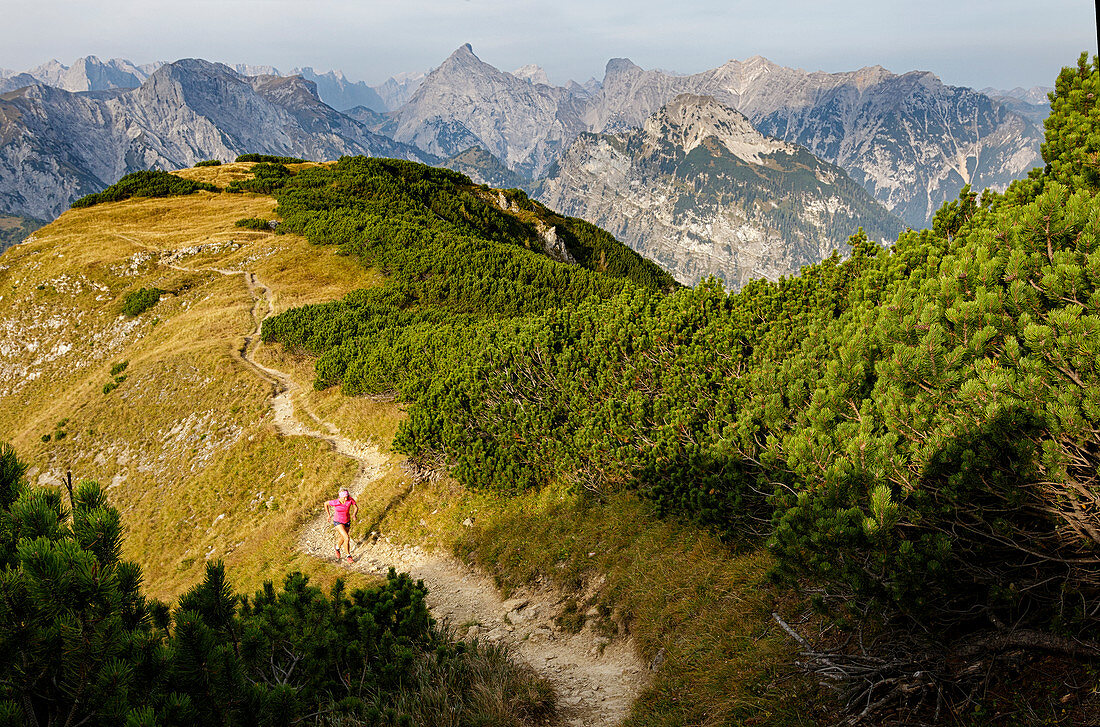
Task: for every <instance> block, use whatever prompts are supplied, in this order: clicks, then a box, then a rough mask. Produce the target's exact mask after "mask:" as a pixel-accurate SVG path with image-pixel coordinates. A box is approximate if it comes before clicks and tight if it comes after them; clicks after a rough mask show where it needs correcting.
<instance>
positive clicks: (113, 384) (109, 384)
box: [103, 381, 118, 394]
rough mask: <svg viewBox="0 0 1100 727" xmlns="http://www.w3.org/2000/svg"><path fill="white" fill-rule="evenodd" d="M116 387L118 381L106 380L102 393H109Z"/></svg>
mask: <svg viewBox="0 0 1100 727" xmlns="http://www.w3.org/2000/svg"><path fill="white" fill-rule="evenodd" d="M117 388H118V382H117V381H108V382H107V383H106V384H104V385H103V393H104V394H110V393H111V392H112V391H114V390H115V389H117Z"/></svg>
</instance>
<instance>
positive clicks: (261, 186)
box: [225, 162, 293, 194]
mask: <svg viewBox="0 0 1100 727" xmlns="http://www.w3.org/2000/svg"><path fill="white" fill-rule="evenodd" d="M250 171H251V172H252V177H251V178H249V179H238V180H236V181H234V182H230V184H229V186H228V187H226V189H225V191H226V192H231V193H234V194H239V193H241V192H255V193H257V194H273V193H274V192H275V190H277V189H281V188H282V187H283V186H284V185H285V184H286V182H287V180H289V179H290V177H291V176H293V175H292V174H291V173H290V170H288V169H287V168H286V167H285V166H283V165H282V164H275V163H271V162H261V163H259V164H257V165H256V166H254V167H252V169H251V170H250Z"/></svg>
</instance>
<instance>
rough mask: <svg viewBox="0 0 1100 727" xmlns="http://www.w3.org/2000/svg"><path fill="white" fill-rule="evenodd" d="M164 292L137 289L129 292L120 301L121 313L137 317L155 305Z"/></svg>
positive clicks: (153, 289) (158, 289)
mask: <svg viewBox="0 0 1100 727" xmlns="http://www.w3.org/2000/svg"><path fill="white" fill-rule="evenodd" d="M162 295H164V291H163V290H161V289H160V288H139V289H137V290H131V291H130V292H129V293H127V294H126V296H125V297H124V298H123V299H122V312H123V314H124V315H128V316H131V317H133V316H139V315H141V314H142V313H144V312H145V311H147V310H149V309H150V308H152V307H153V306H155V305H156V304H157V302H158V301H159V300H160V296H162Z"/></svg>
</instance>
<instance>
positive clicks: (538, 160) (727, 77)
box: [375, 45, 1045, 227]
mask: <svg viewBox="0 0 1100 727" xmlns="http://www.w3.org/2000/svg"><path fill="white" fill-rule="evenodd" d="M526 76H527V74H524V76H523V77H520V76H517V75H514V74H509V73H505V72H503V71H500V70H498V69H496V68H494V67H493V66H491V65H489V64H487V63H485V62H483V61H481V60H480V59H478V58H477V56H476V55H474V53H473V50H472V48H471V47H470V46H469V45H465V46H462V47H460V48H459V49H458V50H456V51H455V52H454V53H453V54H452V55H451V56H450V57H449V58H448V59H447V60H446V61H444V62H443V64H441V65H440V66H439V67H438V68H436V69H435V70H433V71H432V72H431V73H430V74H428V76H427V78H425V79H424V81H423V82H422V83H421V85H420V87H419V88H418V89H417V90H416V93H415V94H413V96H412V97H411V98H410V99H409V102H408V103H407V104H406V105H404V106H402V107H401V108H399V109H397V110H396V111H394V112H392V113H391V114H389V115H388V116H387V118H386V120H385V121H384V122H383V123H380V124H378V125H376V126H375V130H376V131H380V132H382V133H386V134H388V135H391V136H393V137H394V138H395V139H397V140H398V141H402V142H405V143H409V144H415V145H416V146H419V147H420V148H422V149H424V150H426V151H430V152H431V153H433V154H440V155H444V156H446V155H450V154H454V153H457V152H458V151H459V150H460V147H466V146H469V145H471V144H472V143H473V141H474V139H475V138H476V140H478V141H479V142H480V146H482V147H483V148H485V149H487V150H488V151H490V152H491V153H493V155H495V156H497V157H498V158H500V159H501V160H502V161H503V162H504V163H505V165H506V166H508V167H509V168H510V169H512V170H513V171H516V172H519V173H521V174H524V175H525V176H529V177H533V178H537V177H540V176H542V175H543V174H544V173H545V172H546V170H547V169H549V167H550V165H551V164H553V163H554V161H555V160H556V159H557V158H558V156H559V155H560V154H561V153H562V152H563V151H564V150H565V148H566V147H568V145H569V144H570V143H571V142H572V140H573V139H574V138H576V136H577V135H579V134H580V133H582V132H595V133H608V132H611V133H614V132H619V131H623V130H626V129H631V128H637V127H638V126H640V125H641V124H642V122H643V121H644V120H645V119H646V118H647V117H649V116H650V115H651V114H653V113H654V112H655V111H657V110H658V109H659V108H661V107H662V106H663V105H664V104H666V103H668V101H669V100H671V99H672V98H674V97H675V96H677V95H679V94H681V93H691V94H696V95H706V96H712V97H714V98H715V99H716V100H717V101H718V102H719V103H721V104H723V105H725V106H728V107H730V108H735V109H737V110H738V111H740V112H741V113H743V114H744V115H745V116H746V117H747V118H748V119H749V120H750V121H751V122H752V123H753V124H754V125H755V126H756V128H757V129H759V130H760V131H761V132H762V133H764V134H767V135H770V136H774V137H777V138H780V139H783V140H785V141H790V142H793V143H797V144H800V145H802V146H804V147H806V148H807V149H809V150H810V151H811V152H812V153H813V154H815V155H816V156H818V157H820V158H822V159H824V160H826V161H828V162H832V163H834V164H837V165H838V166H840V167H843V168H844V169H845V170H846V171H847V172H848V173H849V174H850V175H851V176H852V178H853V179H855V180H856V181H857V182H858V183H860V184H862V185H863V186H864V187H865V188H866V189H867V190H868V191H869V192H871V194H872V195H874V197H875V198H876V199H878V200H879V201H880V202H882V203H883V204H884V205H885V206H886V207H887V208H888V209H890V210H891V211H893V212H894V213H895V214H897V215H898V216H900V217H901V218H902V219H903V220H905V222H906V223H907V224H909V225H912V226H914V227H921V226H924V225H927V224H928V222H929V220H930V219H931V215H932V214H933V213H934V212H935V210H936V209H938V208H939V206H940V205H941V204H942V203H943V202H944V201H946V200H949V199H952V198H954V197H955V196H956V195H957V194H958V191H959V189H960V188H961V187H962V186H963V185H964V184H968V183H969V184H971V185H973V186H975V187H977V188H982V187H987V186H989V187H997V188H1001V187H1003V186H1004V185H1005V184H1007V183H1008V182H1009V181H1011V180H1012V179H1014V178H1016V177H1018V176H1020V174H1022V173H1024V172H1026V170H1027V169H1029V168H1030V167H1032V166H1034V165H1036V164H1037V163H1038V162H1039V159H1040V156H1039V143H1040V140H1041V138H1042V124H1041V119H1042V117H1043V116H1045V108H1044V107H1042V106H1037V105H1033V104H1029V103H1028V102H1026V101H1024V100H1021V99H1015V98H1007V97H998V98H990V97H989V96H986V95H984V94H981V93H979V92H977V91H974V90H972V89H968V88H960V87H955V86H946V85H944V84H943V83H942V82H941V81H940V80H939V79H938V78H936V77H935V76H934V75H932V74H931V73H926V72H920V71H913V72H910V73H906V74H903V75H897V74H894V73H890V72H889V71H887V70H885V69H884V68H881V67H878V66H874V67H870V68H863V69H860V70H858V71H852V72H849V73H823V72H815V73H808V72H806V71H802V70H798V69H792V68H785V67H783V66H779V65H776V64H774V63H772V62H770V61H768V60H766V59H764V58H760V57H754V58H750V59H749V60H747V61H743V62H742V61H730V62H729V63H726V64H725V65H723V66H720V67H718V68H715V69H712V70H709V71H704V72H702V73H696V74H692V75H677V74H673V73H668V72H664V71H647V70H643V69H642V68H639V67H638V66H636V65H634V64H633V63H631V62H630V61H629V60H626V59H621V58H619V59H613V60H611V61H610V62H608V64H607V69H606V73H605V75H604V79H603V81H602V82H601V83H600V84H599V85H598V86H589V87H587V88H582V87H580V86H578V85H576V84H572V85H570V86H566V87H560V86H549V85H545V84H536V83H531V82H530V81H529V79H528V78H527V77H526Z"/></svg>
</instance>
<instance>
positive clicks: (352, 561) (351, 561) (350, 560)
mask: <svg viewBox="0 0 1100 727" xmlns="http://www.w3.org/2000/svg"><path fill="white" fill-rule="evenodd" d="M348 562H349V563H354V562H355V561H354V560H352V558H351V556H350V555H349V556H348Z"/></svg>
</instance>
